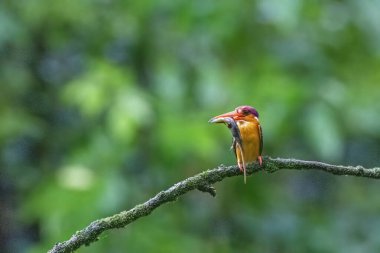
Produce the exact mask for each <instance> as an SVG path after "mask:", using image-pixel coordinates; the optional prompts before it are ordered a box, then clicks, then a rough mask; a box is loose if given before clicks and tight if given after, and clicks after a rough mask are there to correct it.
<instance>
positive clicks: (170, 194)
mask: <svg viewBox="0 0 380 253" xmlns="http://www.w3.org/2000/svg"><path fill="white" fill-rule="evenodd" d="M282 169H291V170H321V171H325V172H328V173H332V174H334V175H350V176H357V177H367V178H374V179H380V168H379V167H376V168H370V169H366V168H364V167H363V166H342V165H331V164H326V163H321V162H314V161H303V160H296V159H282V158H276V159H274V158H270V157H264V159H263V165H262V166H261V167H260V166H259V165H258V164H256V163H254V164H250V165H249V166H248V167H247V174H248V175H250V174H253V173H256V172H258V171H261V170H265V171H267V172H270V173H272V172H275V171H278V170H282ZM238 175H241V172H240V171H239V168H238V166H224V165H220V166H219V167H218V168H216V169H212V170H207V171H204V172H201V173H199V174H197V175H195V176H193V177H189V178H187V179H185V180H183V181H181V182H179V183H176V184H175V185H173V186H172V187H170V188H169V189H167V190H164V191H161V192H159V193H158V194H157V195H156V196H154V197H153V198H151V199H149V200H148V201H146V202H145V203H143V204H139V205H137V206H135V207H134V208H132V209H130V210H128V211H123V212H121V213H118V214H115V215H113V216H110V217H106V218H103V219H99V220H95V221H93V222H92V223H91V224H90V225H88V226H87V227H86V228H84V229H82V230H80V231H77V232H76V233H75V234H74V235H72V236H71V238H70V239H68V240H67V241H64V242H60V243H57V244H55V245H54V247H53V248H52V249H51V250H49V251H48V253H66V252H73V251H75V250H77V249H78V248H79V247H81V246H82V245H86V246H88V245H89V244H90V243H92V242H94V241H97V240H98V236H99V235H100V234H101V233H103V232H104V231H106V230H109V229H114V228H122V227H125V226H126V225H128V224H129V223H131V222H133V221H135V220H137V219H139V218H141V217H143V216H147V215H149V214H150V213H151V212H152V211H153V210H154V209H156V208H157V207H159V206H161V205H162V204H165V203H167V202H171V201H175V200H177V198H178V197H179V196H181V195H183V194H185V193H187V192H189V191H192V190H195V189H198V190H200V191H203V192H207V193H210V194H211V195H212V196H215V194H216V192H215V189H214V188H213V187H212V186H211V185H212V184H214V183H216V182H219V181H222V180H223V179H224V178H227V177H233V176H238Z"/></svg>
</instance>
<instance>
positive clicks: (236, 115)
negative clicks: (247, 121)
mask: <svg viewBox="0 0 380 253" xmlns="http://www.w3.org/2000/svg"><path fill="white" fill-rule="evenodd" d="M228 118H230V119H233V120H235V121H236V120H240V119H243V118H244V115H242V114H240V113H237V112H236V111H232V112H227V113H224V114H221V115H218V116H215V117H213V118H212V119H210V120H209V121H208V122H209V123H227V122H228Z"/></svg>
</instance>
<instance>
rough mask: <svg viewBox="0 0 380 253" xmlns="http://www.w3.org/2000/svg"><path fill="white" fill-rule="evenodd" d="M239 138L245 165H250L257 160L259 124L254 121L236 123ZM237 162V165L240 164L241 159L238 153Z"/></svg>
mask: <svg viewBox="0 0 380 253" xmlns="http://www.w3.org/2000/svg"><path fill="white" fill-rule="evenodd" d="M237 123H238V126H239V130H240V136H241V139H242V146H243V155H244V159H245V163H251V162H254V161H256V160H257V157H258V156H259V155H260V154H259V150H260V133H259V122H258V121H257V120H254V121H245V120H239V121H237ZM237 160H238V162H239V163H241V162H242V157H241V155H240V152H237Z"/></svg>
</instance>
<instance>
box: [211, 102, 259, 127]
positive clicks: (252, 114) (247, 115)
mask: <svg viewBox="0 0 380 253" xmlns="http://www.w3.org/2000/svg"><path fill="white" fill-rule="evenodd" d="M258 118H259V113H258V112H257V110H256V109H255V108H253V107H252V106H249V105H242V106H239V107H237V108H236V109H235V110H234V111H232V112H227V113H224V114H221V115H218V116H215V117H213V118H212V119H210V120H209V122H210V123H228V122H229V121H230V119H233V120H234V121H235V122H238V121H240V120H242V121H248V122H251V121H254V120H257V119H258Z"/></svg>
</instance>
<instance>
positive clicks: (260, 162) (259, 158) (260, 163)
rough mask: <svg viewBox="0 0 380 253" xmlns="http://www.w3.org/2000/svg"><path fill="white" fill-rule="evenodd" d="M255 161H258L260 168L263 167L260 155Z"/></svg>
mask: <svg viewBox="0 0 380 253" xmlns="http://www.w3.org/2000/svg"><path fill="white" fill-rule="evenodd" d="M257 160H258V161H259V165H260V167H261V166H263V157H262V156H261V155H260V156H259V157H257Z"/></svg>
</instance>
